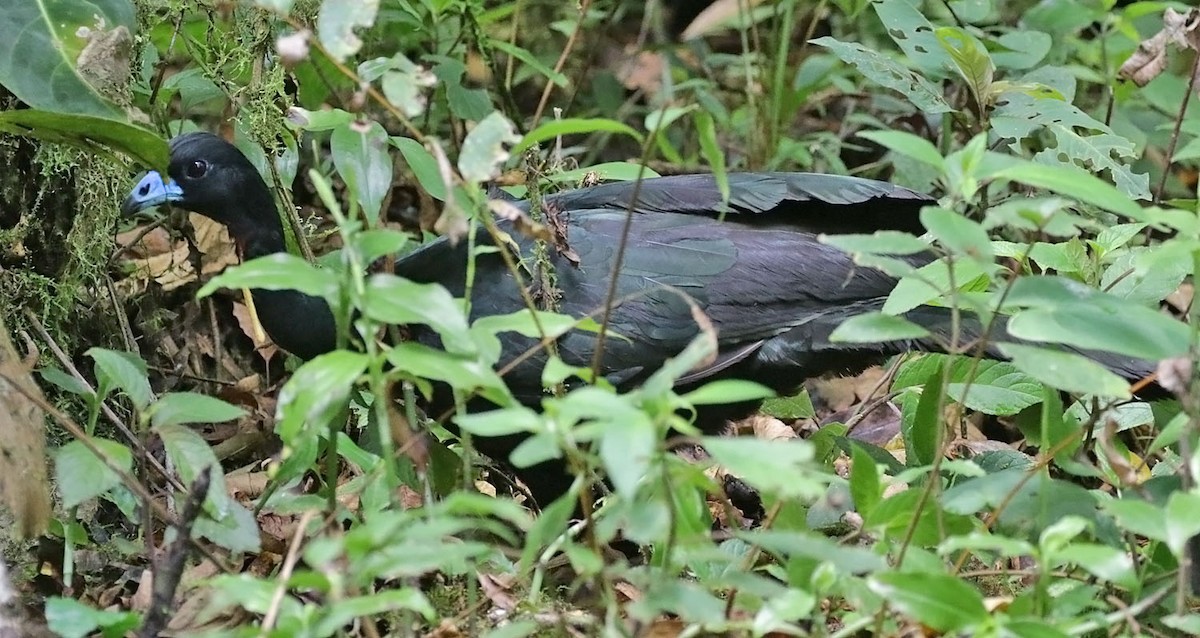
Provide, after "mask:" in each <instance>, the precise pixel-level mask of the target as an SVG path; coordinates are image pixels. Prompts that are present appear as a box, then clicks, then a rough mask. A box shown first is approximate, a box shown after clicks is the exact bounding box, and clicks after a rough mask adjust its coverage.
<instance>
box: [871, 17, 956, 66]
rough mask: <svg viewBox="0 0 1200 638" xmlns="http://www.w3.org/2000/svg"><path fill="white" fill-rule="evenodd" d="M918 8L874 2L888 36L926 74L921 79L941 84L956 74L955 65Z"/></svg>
mask: <svg viewBox="0 0 1200 638" xmlns="http://www.w3.org/2000/svg"><path fill="white" fill-rule="evenodd" d="M917 6H918V5H916V4H914V3H912V2H909V1H908V0H873V1H872V2H871V7H872V8H873V9H875V13H876V15H878V16H879V21H880V23H882V25H883V26H884V27H885V28H886V29H887V34H888V35H889V36H890V37H891V38H892V41H893V42H895V43H896V46H898V47H900V49H901V50H902V51H904V55H905V56H906V57H907V58H908V60H910V61H911V62H912V63H913V64H915V65H916V66H917V68H918V69H920V71H922V73H921V75H922V76H924V77H928V78H933V79H934V80H935V81H936V80H940V79H941V78H943V77H945V76H947V75H948V74H950V73H952V72H953V69H954V62H953V60H951V59H950V56H949V55H948V54H947V53H946V51H945V50H944V49H943V48H942V46H941V44H940V43H939V42H938V39H937V35H936V32H935V31H934V27H933V25H932V24H930V22H929V20H928V19H927V18H926V17H925V15H924V14H923V13H922V12H921V11H920V10H918V8H917Z"/></svg>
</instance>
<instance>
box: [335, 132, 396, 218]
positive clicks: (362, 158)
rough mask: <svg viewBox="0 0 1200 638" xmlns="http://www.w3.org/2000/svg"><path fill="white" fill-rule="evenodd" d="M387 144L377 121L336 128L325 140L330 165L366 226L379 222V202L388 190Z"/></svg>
mask: <svg viewBox="0 0 1200 638" xmlns="http://www.w3.org/2000/svg"><path fill="white" fill-rule="evenodd" d="M364 126H365V128H364ZM387 144H388V134H387V132H386V131H384V130H383V127H382V126H380V124H379V122H371V123H370V124H367V125H364V124H362V123H356V124H348V125H346V126H340V127H338V128H335V129H333V135H331V136H330V138H329V149H330V154H331V155H332V157H333V165H334V166H335V167H336V168H337V171H338V175H341V176H342V180H343V181H344V182H345V183H346V187H347V188H349V189H350V193H351V194H352V195H353V196H354V198H355V199H356V200H358V204H359V206H362V210H363V214H364V215H365V216H366V218H367V225H368V226H374V225H375V223H376V222H377V221H378V220H379V211H380V209H381V208H382V207H383V199H384V198H385V197H387V194H388V192H389V191H391V189H392V156H391V155H389V154H388V148H387Z"/></svg>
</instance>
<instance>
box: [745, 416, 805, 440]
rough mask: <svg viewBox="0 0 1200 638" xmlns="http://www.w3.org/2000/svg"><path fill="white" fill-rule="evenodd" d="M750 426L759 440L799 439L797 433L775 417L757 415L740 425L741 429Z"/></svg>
mask: <svg viewBox="0 0 1200 638" xmlns="http://www.w3.org/2000/svg"><path fill="white" fill-rule="evenodd" d="M747 425H748V426H749V429H750V431H751V432H753V433H754V437H755V438H758V439H766V440H768V441H775V440H779V439H794V438H796V437H797V435H796V431H795V430H793V429H792V428H791V426H789V425H788V424H786V423H784V422H783V421H780V420H779V419H776V418H775V417H771V416H767V415H765V414H755V415H753V416H751V417H749V418H747V419H746V420H745V421H743V422H742V423H740V424H738V427H739V429H741V428H743V427H746V426H747Z"/></svg>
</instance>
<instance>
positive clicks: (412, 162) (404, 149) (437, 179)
mask: <svg viewBox="0 0 1200 638" xmlns="http://www.w3.org/2000/svg"><path fill="white" fill-rule="evenodd" d="M392 144H395V145H396V148H399V149H400V154H401V155H403V156H404V161H405V162H407V163H408V168H409V169H411V170H412V172H413V175H416V176H417V183H419V184H420V185H421V188H423V189H425V192H426V193H429V196H430V197H432V198H434V199H436V200H438V201H442V202H444V201H446V182H444V181H443V180H442V174H441V172H439V171H438V165H437V160H436V159H434V158H433V154H432V153H430V152H429V151H427V150H426V149H425V147H424V146H423V145H422V144H421V143H420V142H418V141H416V140H414V139H412V138H410V137H393V138H392Z"/></svg>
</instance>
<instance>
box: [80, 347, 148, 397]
mask: <svg viewBox="0 0 1200 638" xmlns="http://www.w3.org/2000/svg"><path fill="white" fill-rule="evenodd" d="M87 355H88V356H89V357H91V358H92V359H93V360H95V362H96V377H97V379H98V380H99V382H100V387H101V388H102V389H103V388H118V389H120V390H121V391H123V392H124V393H125V396H127V397H129V400H130V401H133V404H134V405H135V406H137V408H138V409H139V410H144V409H145V408H146V407H147V406H148V405H150V400H151V399H152V398H153V392H152V391H151V390H150V380H149V379H148V378H147V377H146V362H145V361H142V358H141V357H139V356H138V355H137V354H135V353H132V352H117V351H116V350H105V349H104V348H91V349H89V350H88V351H87ZM104 394H107V393H106V392H105V393H104Z"/></svg>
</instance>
